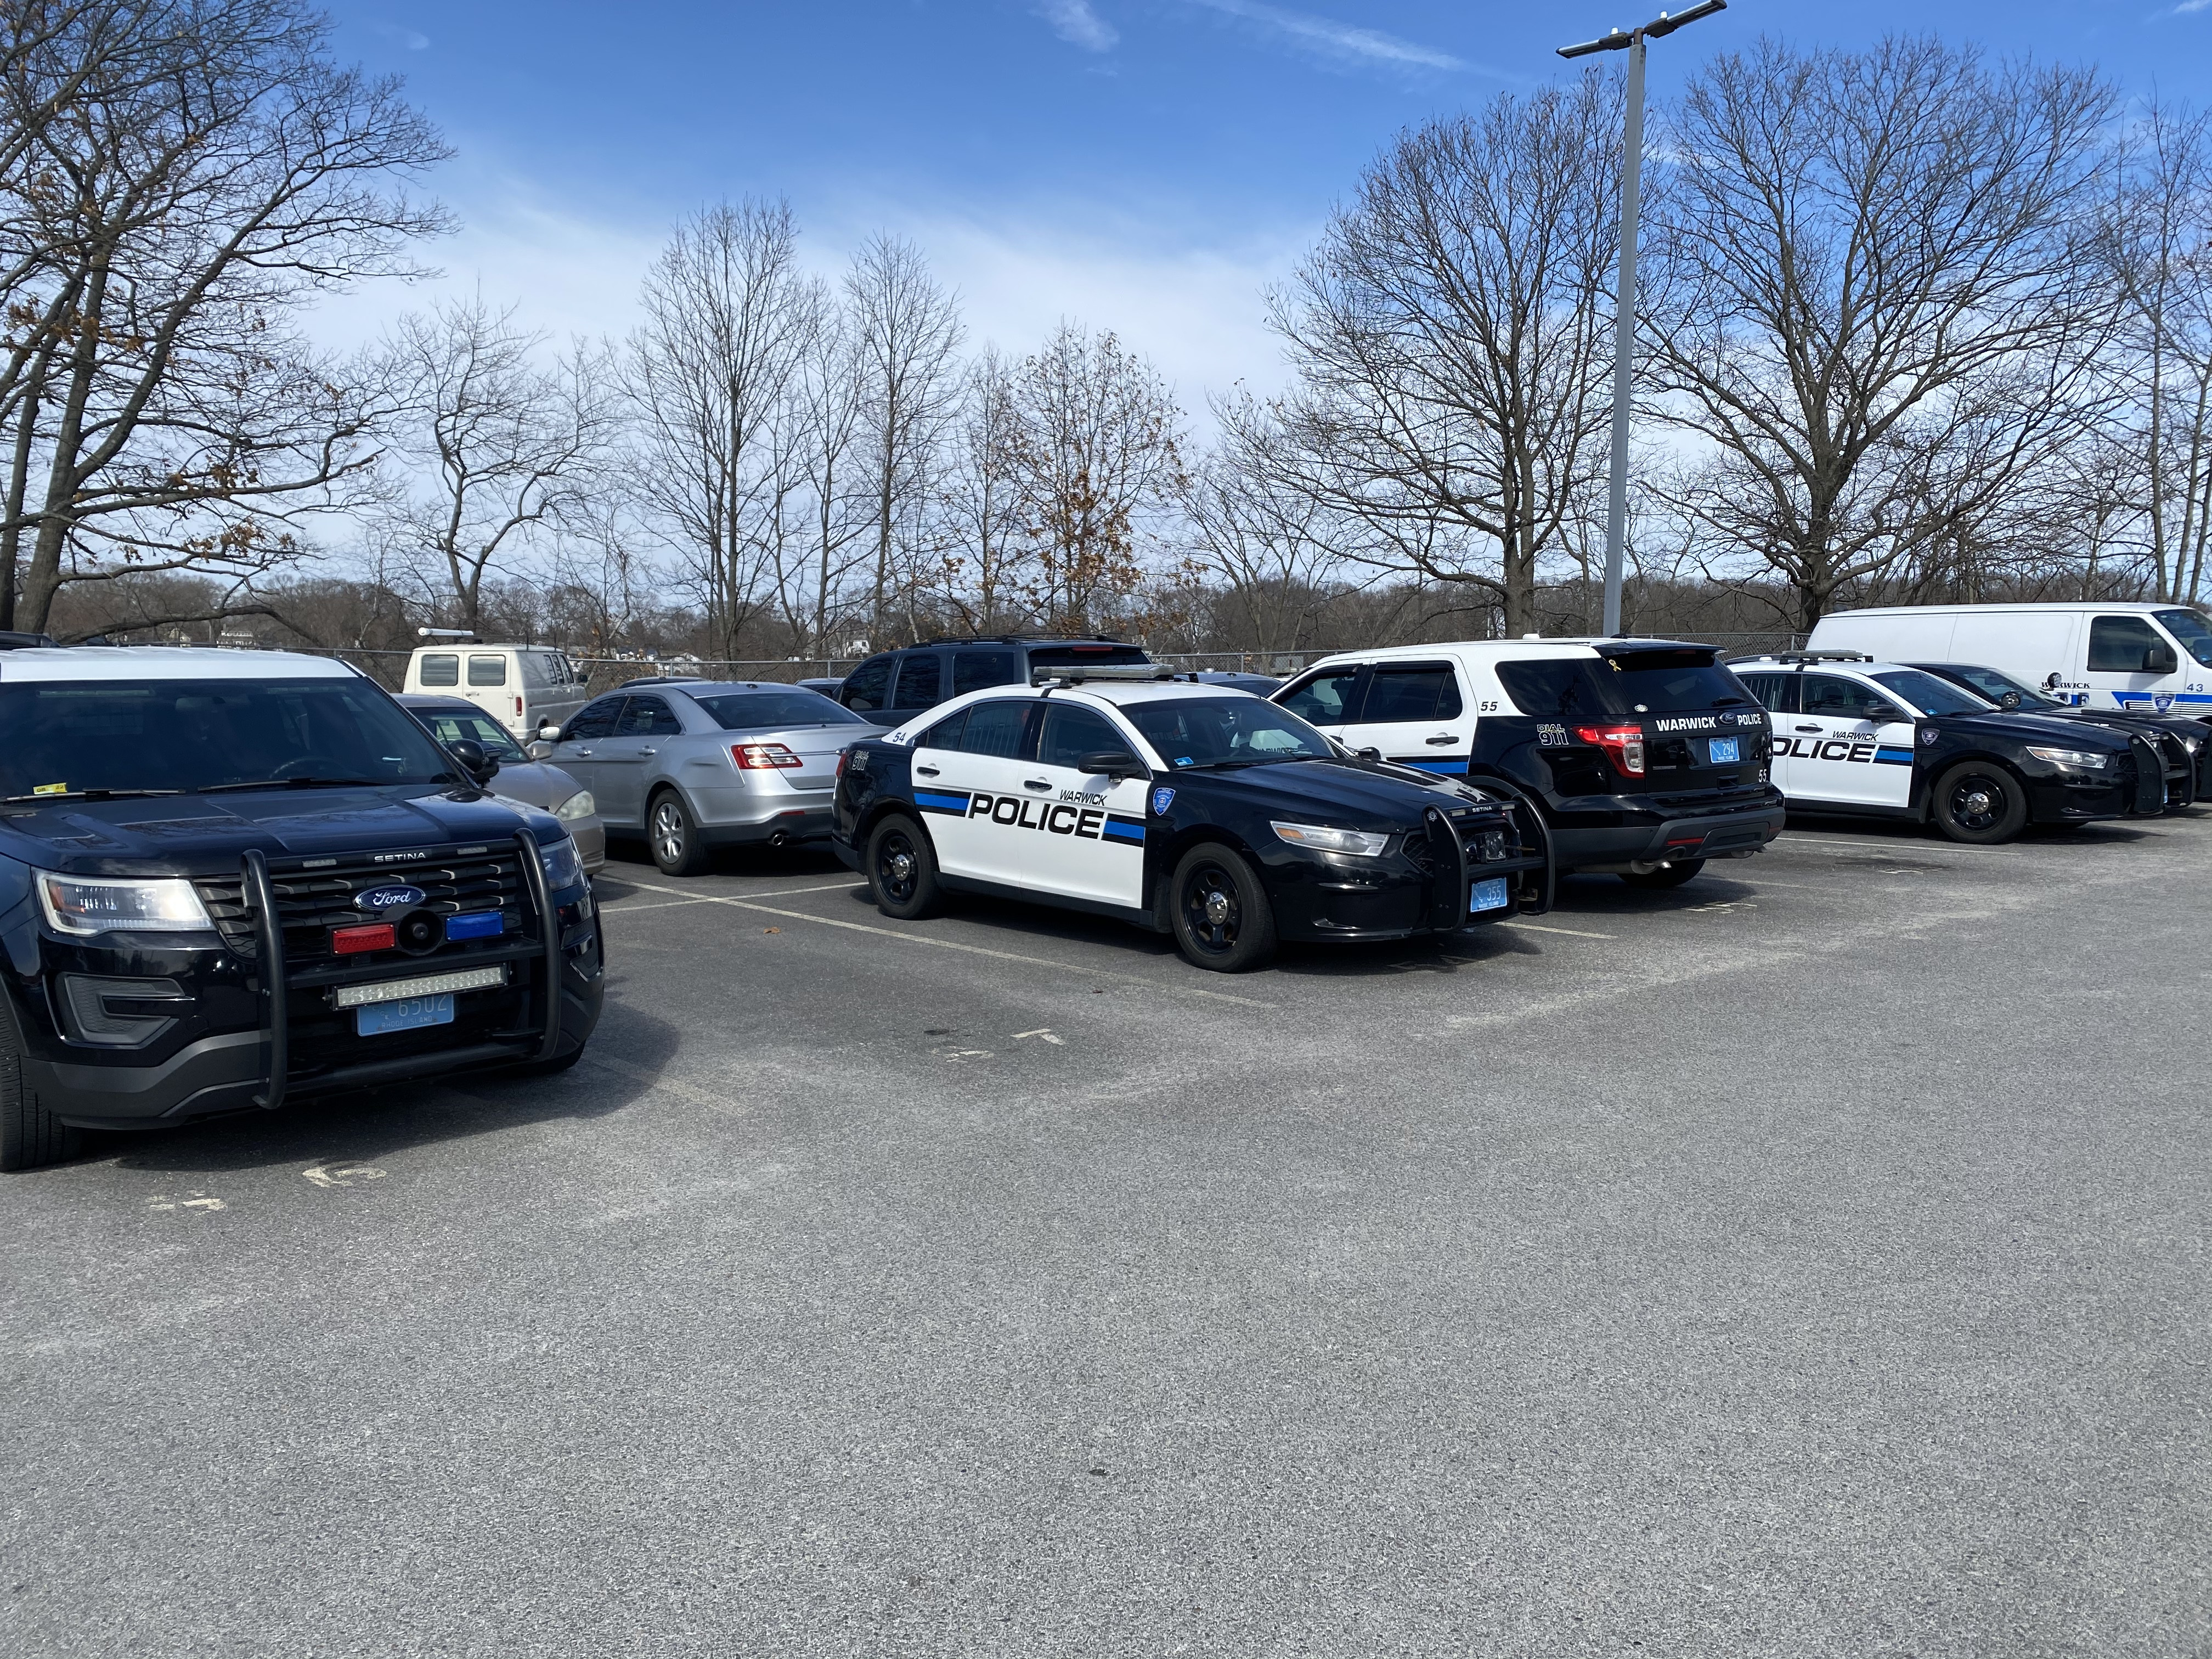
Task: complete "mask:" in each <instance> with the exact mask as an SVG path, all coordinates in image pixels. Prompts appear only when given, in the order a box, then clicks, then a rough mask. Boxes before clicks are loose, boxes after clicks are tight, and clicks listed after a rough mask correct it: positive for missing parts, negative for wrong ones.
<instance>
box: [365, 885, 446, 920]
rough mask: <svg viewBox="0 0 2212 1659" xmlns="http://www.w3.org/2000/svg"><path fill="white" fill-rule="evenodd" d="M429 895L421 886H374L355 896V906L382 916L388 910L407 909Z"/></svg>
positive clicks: (371, 913)
mask: <svg viewBox="0 0 2212 1659" xmlns="http://www.w3.org/2000/svg"><path fill="white" fill-rule="evenodd" d="M428 896H429V895H428V894H427V893H425V892H424V891H423V890H422V889H421V888H419V887H372V888H370V889H369V890H368V891H367V892H366V893H356V894H355V895H354V896H353V908H355V909H356V910H366V911H367V912H368V914H369V915H372V916H380V915H384V914H385V912H386V911H387V910H406V909H410V908H413V907H414V906H416V905H417V904H420V903H421V902H422V901H423V900H424V899H425V898H428Z"/></svg>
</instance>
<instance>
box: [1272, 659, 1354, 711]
mask: <svg viewBox="0 0 2212 1659" xmlns="http://www.w3.org/2000/svg"><path fill="white" fill-rule="evenodd" d="M1365 672H1366V668H1365V667H1364V665H1360V664H1354V665H1352V666H1351V667H1349V668H1332V669H1330V670H1328V671H1327V672H1326V673H1322V674H1316V675H1315V676H1314V678H1311V679H1310V680H1308V681H1307V682H1306V683H1305V684H1304V685H1302V686H1300V687H1299V688H1298V689H1297V690H1295V691H1293V692H1291V694H1290V695H1289V696H1286V697H1285V698H1284V699H1283V700H1282V702H1283V707H1284V708H1287V709H1289V710H1290V711H1291V713H1292V714H1296V715H1297V717H1298V718H1299V719H1300V720H1304V721H1306V722H1307V723H1308V724H1310V725H1313V726H1346V725H1349V724H1350V723H1351V722H1352V721H1353V720H1357V719H1358V717H1359V701H1358V699H1359V677H1360V676H1361V675H1362V674H1364V673H1365Z"/></svg>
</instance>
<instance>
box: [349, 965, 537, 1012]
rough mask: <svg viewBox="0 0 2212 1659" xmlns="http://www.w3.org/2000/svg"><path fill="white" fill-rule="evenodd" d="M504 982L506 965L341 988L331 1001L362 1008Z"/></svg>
mask: <svg viewBox="0 0 2212 1659" xmlns="http://www.w3.org/2000/svg"><path fill="white" fill-rule="evenodd" d="M506 983H507V964H506V963H500V964H499V965H498V966H497V967H495V968H465V969H461V970H460V971H459V973H453V974H421V975H416V977H415V978H413V979H380V980H378V981H376V982H375V983H374V984H373V985H341V986H339V987H338V988H337V993H336V994H335V996H334V997H333V998H332V1000H333V1001H334V1002H335V1003H336V1005H337V1006H338V1007H341V1008H366V1007H368V1006H369V1005H370V1004H371V1003H374V1002H404V1001H406V1000H407V999H408V998H410V997H434V996H436V995H437V994H439V993H440V992H441V991H483V990H489V988H490V987H493V986H495V985H504V984H506Z"/></svg>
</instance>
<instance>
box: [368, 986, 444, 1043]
mask: <svg viewBox="0 0 2212 1659" xmlns="http://www.w3.org/2000/svg"><path fill="white" fill-rule="evenodd" d="M353 1018H354V1027H353V1029H354V1031H355V1033H356V1035H358V1036H383V1035H384V1033H385V1032H386V1031H413V1030H420V1029H421V1028H422V1026H425V1025H451V1024H453V993H452V992H451V991H444V992H441V993H440V994H438V995H436V996H434V997H409V998H407V999H406V1000H404V1001H400V1002H372V1003H370V1004H369V1005H368V1006H367V1007H366V1008H360V1009H356V1010H355V1012H354V1017H353Z"/></svg>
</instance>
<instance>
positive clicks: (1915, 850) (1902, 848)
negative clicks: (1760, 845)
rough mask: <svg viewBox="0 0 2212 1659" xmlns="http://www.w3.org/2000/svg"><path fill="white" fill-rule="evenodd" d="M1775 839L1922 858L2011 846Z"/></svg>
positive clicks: (1977, 853) (1987, 851)
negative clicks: (1957, 845) (1946, 845)
mask: <svg viewBox="0 0 2212 1659" xmlns="http://www.w3.org/2000/svg"><path fill="white" fill-rule="evenodd" d="M1774 839H1775V841H1776V842H1785V841H1786V842H1795V843H1796V845H1797V846H1800V847H1815V848H1820V850H1821V851H1822V852H1832V851H1837V850H1843V851H1848V852H1853V853H1859V852H1864V851H1866V850H1868V849H1869V848H1872V849H1873V850H1874V851H1875V852H1881V853H1896V854H1900V855H1910V856H1911V857H1913V858H1920V857H1923V856H1925V855H1926V854H1931V853H1964V854H1967V855H1968V856H1970V857H1973V858H1985V857H1987V856H1988V855H1989V854H1991V853H2009V852H2013V851H2015V850H2016V849H2015V848H2009V847H1939V846H1936V844H1934V843H1933V842H1923V841H1911V842H1905V841H1845V840H1844V839H1843V838H1842V837H1841V836H1776V837H1775V838H1774Z"/></svg>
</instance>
